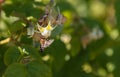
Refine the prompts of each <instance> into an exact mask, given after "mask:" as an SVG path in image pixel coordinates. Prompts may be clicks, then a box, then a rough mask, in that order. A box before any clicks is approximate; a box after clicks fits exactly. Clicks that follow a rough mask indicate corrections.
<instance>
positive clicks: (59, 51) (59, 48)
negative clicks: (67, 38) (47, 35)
mask: <svg viewBox="0 0 120 77" xmlns="http://www.w3.org/2000/svg"><path fill="white" fill-rule="evenodd" d="M47 51H48V53H49V54H50V55H51V61H52V68H53V71H54V72H58V71H59V70H60V69H61V68H62V66H63V65H64V63H65V55H66V53H67V50H66V48H65V45H64V43H63V42H61V41H60V40H55V41H54V42H53V43H52V45H50V47H48V48H47V49H46V50H45V52H47Z"/></svg>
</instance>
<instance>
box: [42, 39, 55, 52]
mask: <svg viewBox="0 0 120 77" xmlns="http://www.w3.org/2000/svg"><path fill="white" fill-rule="evenodd" d="M53 42H54V39H50V40H48V39H44V38H41V39H40V51H41V52H43V51H44V49H45V48H47V47H49V46H50V45H51V44H52V43H53Z"/></svg>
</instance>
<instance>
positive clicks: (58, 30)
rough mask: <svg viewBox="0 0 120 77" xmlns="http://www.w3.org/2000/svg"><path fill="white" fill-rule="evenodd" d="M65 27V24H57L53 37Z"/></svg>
mask: <svg viewBox="0 0 120 77" xmlns="http://www.w3.org/2000/svg"><path fill="white" fill-rule="evenodd" d="M62 29H63V25H57V26H56V28H55V29H54V30H53V31H52V34H51V37H55V36H57V35H59V34H60V32H61V31H62Z"/></svg>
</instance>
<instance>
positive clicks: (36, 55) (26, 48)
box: [22, 45, 42, 62]
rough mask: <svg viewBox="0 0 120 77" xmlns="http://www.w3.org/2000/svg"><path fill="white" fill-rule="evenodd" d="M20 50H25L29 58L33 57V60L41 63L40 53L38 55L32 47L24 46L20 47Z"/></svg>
mask: <svg viewBox="0 0 120 77" xmlns="http://www.w3.org/2000/svg"><path fill="white" fill-rule="evenodd" d="M22 49H25V51H27V52H28V53H29V55H30V56H31V57H33V58H34V59H35V60H38V61H40V62H41V61H42V60H41V56H40V53H38V51H37V50H36V49H35V48H33V47H32V46H29V45H24V46H22Z"/></svg>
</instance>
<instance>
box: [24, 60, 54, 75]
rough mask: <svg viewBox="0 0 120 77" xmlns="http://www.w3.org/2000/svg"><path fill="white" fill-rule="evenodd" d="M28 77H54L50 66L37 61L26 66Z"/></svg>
mask: <svg viewBox="0 0 120 77" xmlns="http://www.w3.org/2000/svg"><path fill="white" fill-rule="evenodd" d="M26 69H27V73H28V77H52V72H51V70H50V69H49V67H48V66H46V65H45V64H42V63H39V62H37V61H34V62H30V63H28V64H27V65H26Z"/></svg>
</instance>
